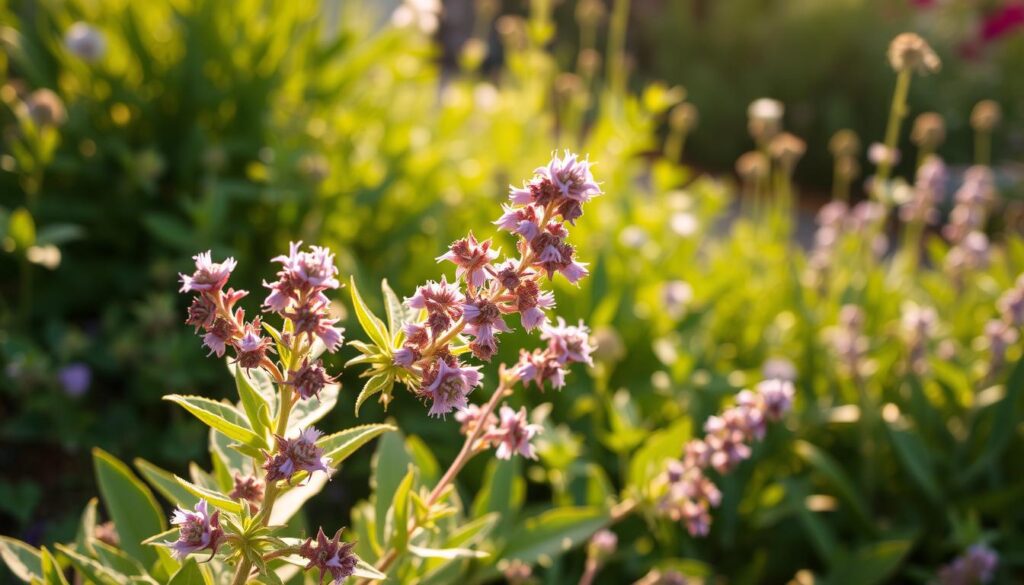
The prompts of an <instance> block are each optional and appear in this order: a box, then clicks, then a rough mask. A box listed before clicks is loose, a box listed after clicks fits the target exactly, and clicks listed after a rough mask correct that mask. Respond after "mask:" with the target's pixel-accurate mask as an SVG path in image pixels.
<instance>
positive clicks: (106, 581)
mask: <svg viewBox="0 0 1024 585" xmlns="http://www.w3.org/2000/svg"><path fill="white" fill-rule="evenodd" d="M55 546H56V548H57V550H59V551H60V552H61V553H63V554H64V556H66V557H67V558H68V560H69V561H71V565H72V566H73V567H74V568H75V571H77V572H78V574H79V575H81V576H82V577H83V578H84V579H85V581H86V582H87V583H88V582H91V583H96V584H97V585H121V584H122V583H125V582H127V581H128V576H127V575H123V574H121V573H119V572H117V571H115V570H113V569H111V568H109V567H105V566H103V565H102V564H100V563H99V562H97V561H95V560H93V559H90V558H89V557H87V556H85V555H82V554H79V553H77V552H75V550H74V549H72V548H71V547H67V546H64V545H62V544H58V545H55Z"/></svg>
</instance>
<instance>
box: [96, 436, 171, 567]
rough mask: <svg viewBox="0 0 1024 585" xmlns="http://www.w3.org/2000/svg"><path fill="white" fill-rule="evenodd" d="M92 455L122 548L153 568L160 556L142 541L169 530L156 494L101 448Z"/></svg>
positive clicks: (102, 496) (106, 506)
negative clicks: (155, 496)
mask: <svg viewBox="0 0 1024 585" xmlns="http://www.w3.org/2000/svg"><path fill="white" fill-rule="evenodd" d="M92 454H93V463H94V466H95V468H96V482H97V483H98V484H99V488H100V496H101V498H102V499H103V505H104V507H105V508H106V509H107V513H108V514H109V515H110V518H111V519H112V520H113V521H114V525H115V526H117V533H118V535H119V536H120V537H121V547H122V548H123V549H124V550H125V552H127V553H128V554H130V555H131V556H133V557H135V558H136V559H139V560H140V561H141V562H142V563H143V564H145V565H146V566H149V565H152V564H153V563H154V562H156V560H157V555H156V553H155V552H154V551H153V550H152V549H151V548H149V547H146V546H143V544H142V541H143V540H145V539H147V538H149V537H150V536H152V535H154V534H157V533H158V532H163V531H164V530H166V528H167V524H166V523H165V522H164V515H163V512H162V511H161V510H160V506H158V505H157V503H156V498H154V497H153V492H151V491H149V488H147V487H146V484H144V483H142V481H141V480H140V479H139V478H137V477H135V475H134V474H133V473H132V472H131V470H130V469H128V466H127V465H125V464H124V463H122V462H121V461H119V460H118V459H117V458H115V457H114V456H113V455H111V454H109V453H107V452H105V451H103V450H101V449H93V451H92Z"/></svg>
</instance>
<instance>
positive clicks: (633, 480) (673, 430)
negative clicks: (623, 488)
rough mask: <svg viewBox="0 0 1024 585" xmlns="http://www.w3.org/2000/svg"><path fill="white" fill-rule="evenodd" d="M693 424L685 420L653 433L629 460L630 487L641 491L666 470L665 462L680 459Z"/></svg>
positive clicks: (687, 419)
mask: <svg viewBox="0 0 1024 585" xmlns="http://www.w3.org/2000/svg"><path fill="white" fill-rule="evenodd" d="M692 429H693V423H692V422H691V421H690V419H689V418H683V419H680V420H679V421H677V422H676V423H674V424H672V426H670V427H668V428H666V429H662V430H660V431H656V432H654V433H651V434H650V435H649V436H648V437H647V439H646V440H645V441H644V444H643V445H642V446H641V447H640V448H639V449H637V450H636V452H635V453H633V457H632V458H630V460H629V485H630V486H631V487H632V488H634V489H637V490H639V491H641V493H642V492H643V491H644V490H645V489H646V486H648V485H650V482H651V480H652V479H654V477H655V476H657V475H658V474H660V473H661V472H662V471H664V469H665V462H666V461H668V460H669V459H678V458H679V457H680V456H681V455H682V454H683V453H682V451H683V445H685V444H686V441H687V440H689V438H690V435H691V433H692Z"/></svg>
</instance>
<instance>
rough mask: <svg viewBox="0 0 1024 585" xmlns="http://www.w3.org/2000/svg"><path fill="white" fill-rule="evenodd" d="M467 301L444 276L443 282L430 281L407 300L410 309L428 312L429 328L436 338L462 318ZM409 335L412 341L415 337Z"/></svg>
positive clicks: (456, 287) (457, 288)
mask: <svg viewBox="0 0 1024 585" xmlns="http://www.w3.org/2000/svg"><path fill="white" fill-rule="evenodd" d="M465 300H466V298H465V297H464V296H463V295H462V291H460V290H459V287H458V286H457V285H456V284H454V283H451V284H449V283H448V280H447V279H446V278H445V277H444V276H442V277H441V282H435V281H430V282H428V283H426V284H424V285H422V286H420V287H419V288H417V289H416V294H414V295H413V296H411V297H409V298H408V299H406V304H407V305H408V306H409V308H412V309H421V310H424V309H425V310H426V311H427V326H428V327H429V328H430V331H431V332H432V333H433V334H434V335H435V336H436V335H440V334H441V333H443V332H444V331H446V330H447V329H448V328H449V327H450V326H451V324H452V322H454V321H456V320H457V319H459V318H460V317H462V304H463V303H464V302H465ZM409 333H410V332H409V331H407V332H406V334H407V337H409V338H410V339H411V338H412V337H413V336H412V335H409ZM423 341H424V342H425V341H426V340H425V339H424V340H423Z"/></svg>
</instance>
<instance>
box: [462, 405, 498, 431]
mask: <svg viewBox="0 0 1024 585" xmlns="http://www.w3.org/2000/svg"><path fill="white" fill-rule="evenodd" d="M455 420H456V421H458V423H459V425H460V427H459V432H461V433H462V434H463V435H467V436H468V435H470V434H472V433H473V432H474V431H475V430H476V429H477V428H478V427H480V426H483V427H484V428H488V427H492V426H494V425H496V424H498V417H496V416H494V413H490V412H489V413H487V416H486V417H485V416H484V412H483V410H482V409H481V408H480V407H479V406H477V405H476V404H470V405H469V406H467V407H466V408H464V409H463V410H460V411H458V412H456V413H455Z"/></svg>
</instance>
